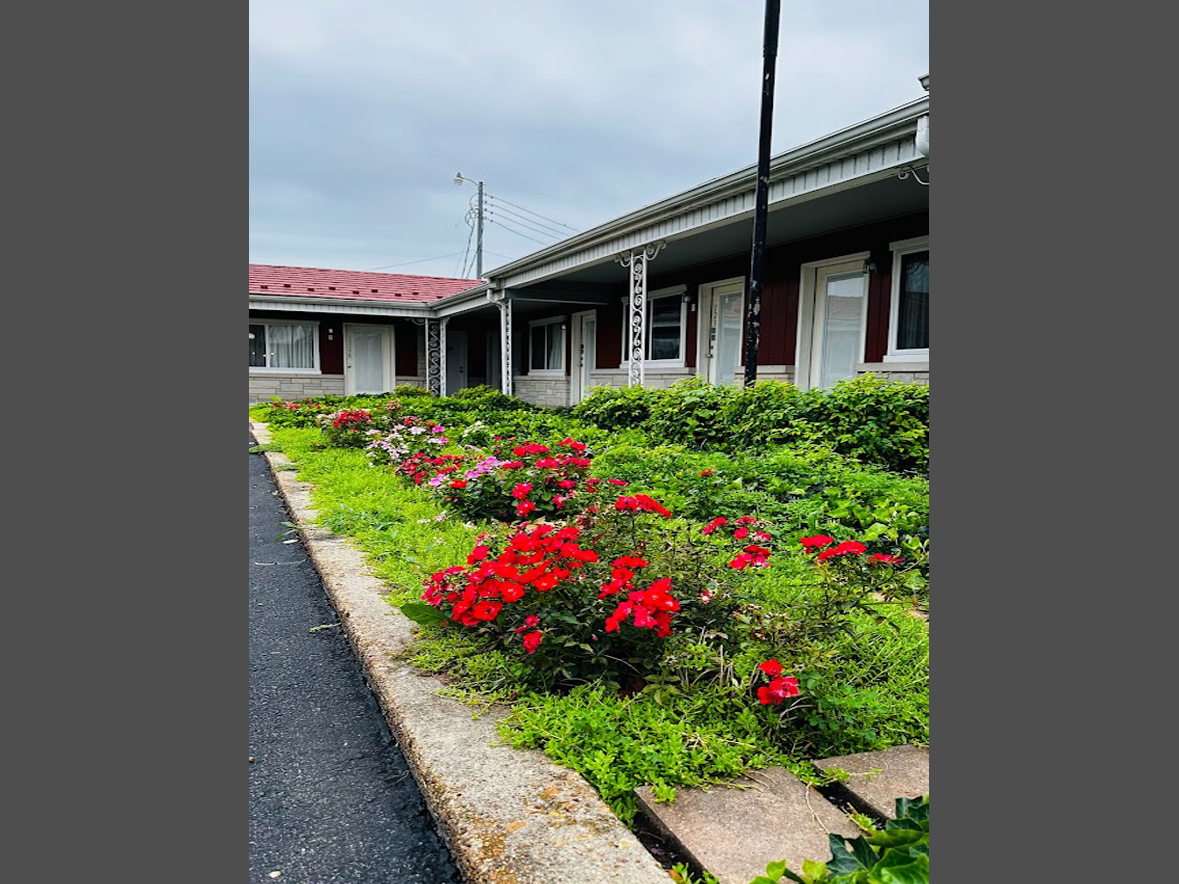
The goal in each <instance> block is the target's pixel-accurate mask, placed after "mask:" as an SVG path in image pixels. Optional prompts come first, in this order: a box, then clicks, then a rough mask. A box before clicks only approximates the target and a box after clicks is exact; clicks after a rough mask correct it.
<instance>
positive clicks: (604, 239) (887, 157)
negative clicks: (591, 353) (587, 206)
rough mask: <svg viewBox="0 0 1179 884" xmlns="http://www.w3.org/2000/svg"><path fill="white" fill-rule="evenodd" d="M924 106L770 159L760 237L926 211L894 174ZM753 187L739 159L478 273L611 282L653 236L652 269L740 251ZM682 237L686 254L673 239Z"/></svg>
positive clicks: (914, 164) (909, 164) (907, 160)
mask: <svg viewBox="0 0 1179 884" xmlns="http://www.w3.org/2000/svg"><path fill="white" fill-rule="evenodd" d="M928 113H929V98H928V97H924V98H921V99H918V100H916V101H913V102H910V103H909V104H907V105H904V106H902V107H899V108H896V109H895V110H892V111H889V112H888V113H886V114H882V115H881V116H879V117H876V118H874V119H872V120H868V121H866V122H864V123H859V124H857V125H855V126H850V127H848V128H846V129H843V130H840V131H839V132H835V133H833V134H831V135H828V136H826V137H825V138H822V139H819V140H817V141H814V142H812V143H810V144H807V145H803V146H801V147H798V148H795V149H794V150H791V151H787V152H786V153H783V154H779V155H778V156H777V157H775V158H774V159H773V160H772V161H771V164H770V191H769V209H770V216H769V230H768V231H767V243H768V244H770V245H775V244H779V243H782V242H789V241H791V240H794V239H800V238H804V237H806V236H809V235H817V234H819V233H823V232H827V231H829V230H834V229H839V228H841V227H847V226H852V225H854V224H856V223H865V222H867V221H871V220H880V219H882V218H885V217H895V216H899V215H903V214H909V213H912V212H917V211H921V210H922V209H927V208H928V192H927V191H925V188H923V187H921V186H920V185H919V184H916V182H914V181H912V180H909V181H900V180H899V179H897V175H898V174H899V173H900V172H902V171H904V170H905V169H909V168H918V169H921V168H927V164H928V159H927V158H926V157H924V156H922V155H921V154H920V153H919V152H918V150H917V145H916V136H917V126H918V120H919V119H920V118H921V117H922V116H925V115H927V114H928ZM755 185H756V167H755V166H749V167H747V168H745V169H742V170H740V171H739V172H735V173H733V174H731V175H727V176H724V177H721V178H717V179H714V180H713V181H709V182H706V183H705V184H702V185H700V186H699V187H696V188H693V189H692V190H689V191H685V192H684V193H681V194H678V195H676V196H674V197H671V198H669V199H667V200H663V201H662V202H659V203H655V204H653V205H651V206H647V207H645V208H643V209H640V210H638V211H636V212H633V213H631V214H629V215H626V216H623V217H622V218H619V219H617V220H615V221H612V222H609V223H607V224H604V225H602V226H600V227H598V228H595V229H594V230H592V231H588V232H586V233H584V234H579V235H577V236H574V237H570V238H569V239H567V240H564V241H562V242H560V243H557V244H556V245H554V246H551V247H549V248H546V249H543V250H541V251H539V252H536V253H534V254H532V255H529V256H527V257H525V258H522V259H520V260H518V261H514V262H512V263H510V264H505V265H503V266H502V267H498V268H495V269H493V270H491V271H490V272H489V273H488V279H489V281H490V283H491V285H492V286H494V287H495V288H500V289H525V288H527V287H530V286H533V285H536V284H537V283H542V282H544V281H546V280H556V279H560V280H561V282H563V283H571V282H581V283H587V284H592V283H602V282H608V281H612V282H614V283H618V282H619V281H620V277H619V273H618V270H617V267H615V266H614V263H613V262H614V256H615V255H617V254H619V253H622V252H627V251H629V250H631V249H634V248H636V247H639V246H643V245H646V244H649V243H653V242H657V241H660V240H662V241H664V242H665V243H667V244H668V247H667V248H666V249H665V250H664V252H663V254H662V255H661V256H660V259H659V268H660V271H661V272H663V271H665V270H675V269H678V267H677V265H678V266H689V265H691V264H699V263H703V262H705V261H708V260H714V259H717V258H722V257H726V256H729V255H733V254H737V253H740V252H741V251H744V250H748V248H749V246H750V232H749V231H746V230H745V228H746V226H747V225H745V224H742V223H741V222H744V221H746V220H748V219H751V218H752V217H753V210H754V197H755ZM897 185H900V186H899V187H898V186H897ZM869 189H871V191H870V192H869ZM845 194H847V196H845ZM687 239H691V245H692V247H691V249H690V254H688V253H687V252H688V250H681V249H676V248H675V247H674V244H675V243H676V242H677V241H680V240H687ZM677 252H680V254H678V255H677ZM440 307H441V305H440Z"/></svg>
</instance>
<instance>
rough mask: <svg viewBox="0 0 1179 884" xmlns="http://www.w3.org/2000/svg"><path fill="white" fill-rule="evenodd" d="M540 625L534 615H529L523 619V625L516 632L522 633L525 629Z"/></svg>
mask: <svg viewBox="0 0 1179 884" xmlns="http://www.w3.org/2000/svg"><path fill="white" fill-rule="evenodd" d="M538 623H540V618H539V617H537V616H536V615H535V614H529V615H528V616H527V617H525V618H524V625H523V626H521V627H519V628H518V629H517V630H516V632H523V631H524V630H525V629H531V628H532V627H533V626H536V624H538Z"/></svg>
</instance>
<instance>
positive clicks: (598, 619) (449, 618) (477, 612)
mask: <svg viewBox="0 0 1179 884" xmlns="http://www.w3.org/2000/svg"><path fill="white" fill-rule="evenodd" d="M537 453H539V452H537ZM525 456H526V455H525ZM522 484H526V483H522ZM520 494H521V499H528V498H529V497H531V495H532V489H529V490H527V491H523V490H521V492H520ZM671 518H672V515H671V513H670V512H668V511H667V510H666V508H665V507H663V506H662V505H661V504H660V503H659V502H658V501H656V500H654V499H652V498H650V497H647V496H646V495H634V496H621V497H618V498H616V500H615V501H614V503H613V504H610V505H605V504H604V503H602V504H591V505H590V506H588V507H587V508H586V510H585V511H584V512H582V513H581V514H580V515H579V516H577V517H576V518H575V519H574V520H573V521H572V523H571V524H568V525H564V526H557V525H553V524H549V523H545V522H541V523H534V524H523V523H519V524H517V525H515V526H505V528H503V529H501V530H500V531H498V532H495V533H493V534H485V535H480V542H479V545H477V546H476V547H475V548H474V549H473V550H472V551H471V553H470V555H469V556H468V557H467V562H466V565H465V566H461V565H456V566H453V567H450V568H447V569H444V570H442V571H439V572H437V573H435V574H433V575H431V577H430V578H429V579H428V580H426V581H425V582H424V586H425V592H424V593H423V595H422V599H423V600H424V602H425V603H426V604H425V605H420V604H410V605H406V606H403V608H402V610H403V611H405V613H406V614H407V615H408V616H410V617H412V618H414V619H416V620H419V622H436V623H441V622H452V623H455V624H458V625H460V626H462V627H465V628H469V629H478V630H480V631H482V632H484V633H485V634H487V635H489V636H491V637H493V638H494V639H495V640H496V641H497V642H498V643H499V644H501V645H503V646H504V647H505V648H506V649H508V650H509V651H510V652H513V653H516V654H519V655H521V656H522V657H524V658H526V659H529V660H530V661H531V662H532V663H533V666H532V667H531V669H532V672H533V675H534V678H535V681H536V682H538V683H539V684H541V685H543V686H547V687H551V686H554V685H562V686H569V685H572V684H576V683H578V682H582V681H586V680H589V679H592V678H595V677H607V678H610V679H612V680H614V681H616V682H617V683H619V684H620V685H626V686H632V687H633V686H636V685H638V684H641V683H642V680H643V679H644V677H646V676H650V675H652V674H654V673H655V672H657V671H658V669H659V665H660V662H661V660H662V657H663V652H664V649H663V643H664V642H665V641H666V640H667V639H668V638H669V637H670V636H672V635H673V634H674V633H676V632H677V631H685V630H691V631H692V632H693V634H696V633H697V632H700V633H701V634H707V635H712V636H716V635H719V634H722V630H721V629H720V627H721V626H722V625H725V626H731V625H732V615H733V612H734V610H735V609H736V607H737V606H738V604H739V601H740V597H739V594H738V591H739V588H740V586H741V583H742V580H743V579H744V578H743V577H742V575H741V574H740V572H739V571H737V570H735V569H733V568H731V567H729V566H728V564H727V563H726V559H728V557H729V555H730V554H731V553H730V552H729V551H728V547H730V546H731V544H732V543H733V541H732V540H731V539H728V538H716V539H704V538H703V537H702V536H701V535H700V532H699V531H698V530H692V529H691V528H690V527H689V526H687V525H686V524H685V523H683V522H678V523H676V522H669V521H668V520H669V519H671ZM716 540H719V541H720V543H717V542H716Z"/></svg>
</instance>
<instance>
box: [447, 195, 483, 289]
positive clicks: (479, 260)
mask: <svg viewBox="0 0 1179 884" xmlns="http://www.w3.org/2000/svg"><path fill="white" fill-rule="evenodd" d="M464 181H470V182H471V183H472V184H474V185H476V186H477V187H478V188H479V208H478V210H477V211H476V213H475V275H476V276H477V277H479V279H482V278H483V182H482V181H476V180H474V179H473V178H464V177H463V173H462V172H455V173H454V186H455V187H462V186H463V182H464Z"/></svg>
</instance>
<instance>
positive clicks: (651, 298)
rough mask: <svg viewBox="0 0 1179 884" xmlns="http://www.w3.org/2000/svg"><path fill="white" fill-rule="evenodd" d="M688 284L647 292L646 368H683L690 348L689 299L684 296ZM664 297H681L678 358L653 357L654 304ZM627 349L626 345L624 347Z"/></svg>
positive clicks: (644, 335)
mask: <svg viewBox="0 0 1179 884" xmlns="http://www.w3.org/2000/svg"><path fill="white" fill-rule="evenodd" d="M687 291H688V287H687V286H686V285H675V286H671V287H670V288H664V289H656V290H655V291H653V292H647V302H646V304H645V305H644V306H643V310H644V314H643V350H644V353H643V366H644V367H645V368H683V367H684V358H685V357H686V356H687V348H688V301H687V299H686V298H685V297H684V295H685V294H686V293H687ZM662 298H679V299H680V355H679V358H677V359H652V358H651V319H652V305H653V303H654V302H655V301H657V300H660V299H662ZM623 349H624V350H625V346H624V348H623Z"/></svg>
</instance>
